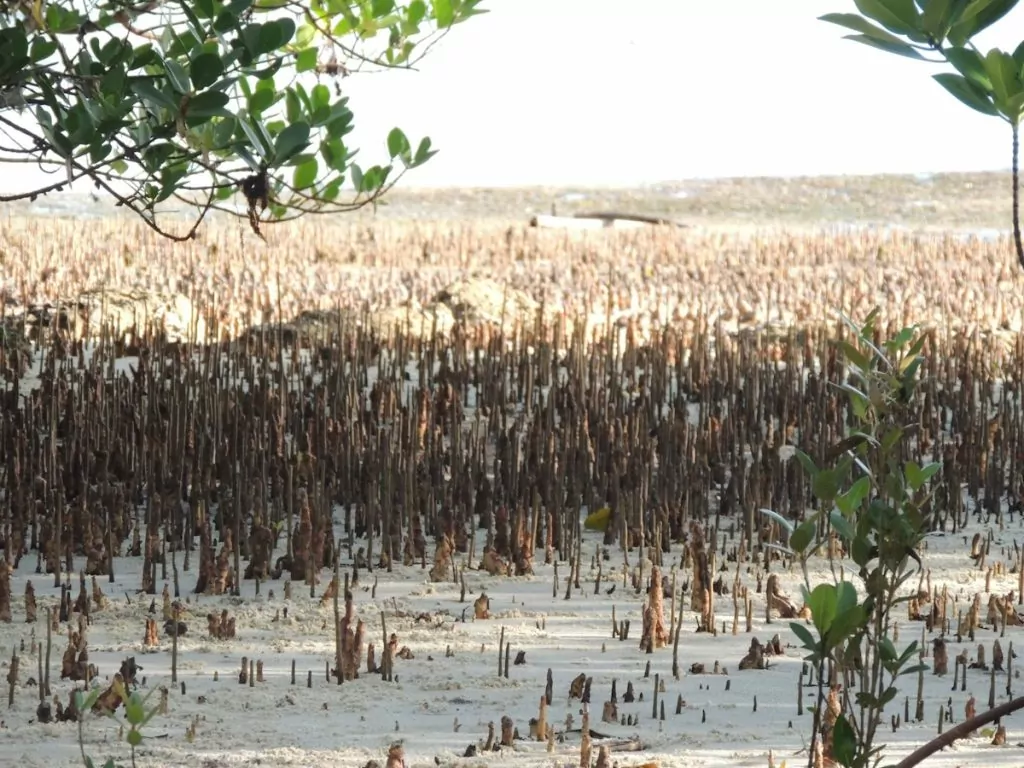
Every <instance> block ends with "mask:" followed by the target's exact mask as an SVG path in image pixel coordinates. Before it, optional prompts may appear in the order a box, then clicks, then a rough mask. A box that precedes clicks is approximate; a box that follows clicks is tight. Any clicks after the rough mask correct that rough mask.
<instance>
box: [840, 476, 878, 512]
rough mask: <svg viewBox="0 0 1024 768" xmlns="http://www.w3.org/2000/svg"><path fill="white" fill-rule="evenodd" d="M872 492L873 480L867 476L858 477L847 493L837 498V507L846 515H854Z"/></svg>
mask: <svg viewBox="0 0 1024 768" xmlns="http://www.w3.org/2000/svg"><path fill="white" fill-rule="evenodd" d="M870 491H871V478H869V477H868V476H867V475H862V476H861V477H858V478H857V479H856V480H855V481H854V483H853V485H851V486H850V487H849V488H848V489H847V490H846V492H845V493H841V494H839V495H838V496H836V506H838V507H839V509H840V510H841V511H842V513H843V514H844V515H852V514H853V513H854V511H855V510H856V509H857V508H858V507H860V505H861V503H862V502H863V501H864V499H866V498H867V496H868V493H870Z"/></svg>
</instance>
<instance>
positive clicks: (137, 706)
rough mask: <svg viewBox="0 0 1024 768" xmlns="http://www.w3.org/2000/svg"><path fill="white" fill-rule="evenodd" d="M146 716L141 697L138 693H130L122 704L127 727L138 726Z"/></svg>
mask: <svg viewBox="0 0 1024 768" xmlns="http://www.w3.org/2000/svg"><path fill="white" fill-rule="evenodd" d="M145 716H146V709H145V707H144V706H143V704H142V697H141V696H139V694H138V693H132V694H131V695H130V696H128V698H127V700H126V701H125V703H124V718H125V720H127V721H128V724H129V725H138V724H139V723H141V722H142V720H143V718H144V717H145Z"/></svg>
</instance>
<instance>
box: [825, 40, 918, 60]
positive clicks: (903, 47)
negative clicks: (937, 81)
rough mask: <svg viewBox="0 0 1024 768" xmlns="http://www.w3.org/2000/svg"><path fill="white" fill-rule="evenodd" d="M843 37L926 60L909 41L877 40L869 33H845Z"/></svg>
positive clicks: (886, 50)
mask: <svg viewBox="0 0 1024 768" xmlns="http://www.w3.org/2000/svg"><path fill="white" fill-rule="evenodd" d="M843 39H844V40H853V41H854V42H855V43H863V44H864V45H868V46H871V47H872V48H878V49H879V50H882V51H885V52H886V53H895V54H896V55H897V56H906V57H907V58H908V59H919V60H921V61H924V60H925V58H924V56H922V55H921V54H920V52H919V51H918V50H917V49H916V48H914V47H913V46H912V45H909V44H908V43H891V42H888V41H886V40H876V39H875V38H873V37H868V36H867V35H845V36H844V38H843Z"/></svg>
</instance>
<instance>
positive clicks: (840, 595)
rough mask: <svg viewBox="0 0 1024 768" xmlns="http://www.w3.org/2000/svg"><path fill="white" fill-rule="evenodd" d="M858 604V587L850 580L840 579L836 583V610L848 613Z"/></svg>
mask: <svg viewBox="0 0 1024 768" xmlns="http://www.w3.org/2000/svg"><path fill="white" fill-rule="evenodd" d="M856 605H857V588H856V587H854V586H853V584H851V583H850V582H848V581H840V582H839V584H837V585H836V611H837V613H846V612H847V611H852V610H853V609H854V607H855V606H856Z"/></svg>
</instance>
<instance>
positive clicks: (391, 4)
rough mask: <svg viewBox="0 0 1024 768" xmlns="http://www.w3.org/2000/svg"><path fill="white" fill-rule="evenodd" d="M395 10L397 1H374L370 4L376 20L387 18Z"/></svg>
mask: <svg viewBox="0 0 1024 768" xmlns="http://www.w3.org/2000/svg"><path fill="white" fill-rule="evenodd" d="M393 10H395V0H372V2H371V3H370V13H372V14H373V15H374V16H375V17H376V18H378V19H379V18H380V17H381V16H387V15H388V14H389V13H391V12H392V11H393Z"/></svg>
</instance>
